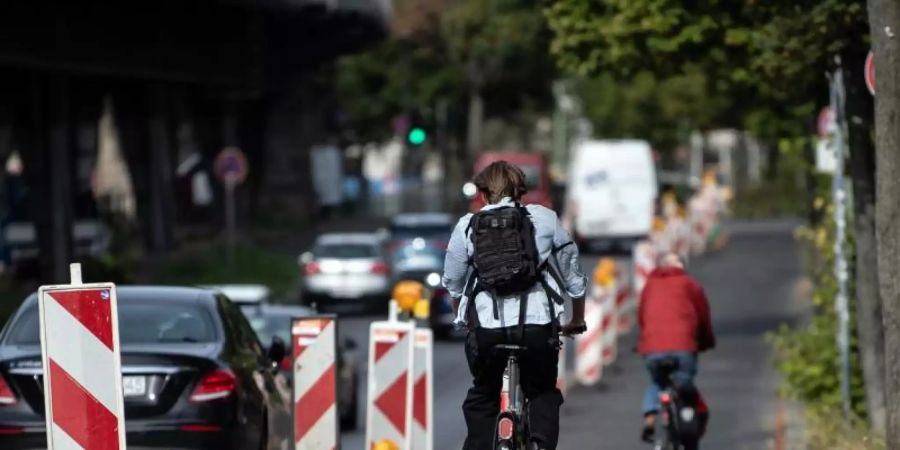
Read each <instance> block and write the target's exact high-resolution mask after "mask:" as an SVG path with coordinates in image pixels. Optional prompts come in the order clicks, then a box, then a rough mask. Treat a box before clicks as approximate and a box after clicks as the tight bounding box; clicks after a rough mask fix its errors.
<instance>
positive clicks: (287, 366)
mask: <svg viewBox="0 0 900 450" xmlns="http://www.w3.org/2000/svg"><path fill="white" fill-rule="evenodd" d="M278 366H279V367H281V370H291V357H290V356H285V357H284V358H281V362H280V363H279V364H278Z"/></svg>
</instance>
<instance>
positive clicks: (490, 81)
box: [442, 0, 553, 155]
mask: <svg viewBox="0 0 900 450" xmlns="http://www.w3.org/2000/svg"><path fill="white" fill-rule="evenodd" d="M442 31H443V35H444V38H445V39H446V41H447V44H448V48H449V50H450V53H449V55H450V57H451V60H452V61H453V62H454V63H455V64H456V65H457V66H458V67H459V68H460V69H461V70H462V71H463V73H464V74H465V82H466V90H467V95H468V99H469V100H468V103H469V107H468V110H469V113H468V117H469V125H468V138H467V146H468V150H469V152H470V155H471V154H474V153H475V152H477V151H480V150H481V125H482V122H483V120H484V115H485V98H484V95H485V92H489V91H492V90H494V88H497V90H496V91H494V94H501V95H503V96H504V101H502V102H497V103H496V104H497V105H503V106H505V107H506V108H507V111H509V108H510V107H515V106H519V105H521V104H522V101H523V100H524V99H526V98H532V99H543V100H545V101H549V99H550V96H549V81H550V80H551V79H552V74H553V70H552V69H553V63H552V61H551V60H550V58H549V56H548V55H547V52H546V48H547V45H548V43H547V39H548V35H547V32H546V29H545V25H544V20H543V17H542V15H541V9H540V7H539V6H537V5H536V3H535V2H531V1H527V0H460V1H459V2H457V3H456V5H454V7H453V8H451V9H450V10H449V11H448V12H447V14H446V15H445V17H444V18H443V30H442ZM510 88H514V89H510ZM523 94H524V95H523ZM529 94H530V95H529Z"/></svg>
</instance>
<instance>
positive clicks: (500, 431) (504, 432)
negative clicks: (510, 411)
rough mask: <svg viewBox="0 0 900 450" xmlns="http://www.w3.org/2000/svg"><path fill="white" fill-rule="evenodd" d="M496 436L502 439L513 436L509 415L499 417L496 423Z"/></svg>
mask: <svg viewBox="0 0 900 450" xmlns="http://www.w3.org/2000/svg"><path fill="white" fill-rule="evenodd" d="M497 437H498V438H500V439H503V440H509V439H512V437H513V421H512V419H510V418H509V417H504V418H502V419H500V422H498V423H497Z"/></svg>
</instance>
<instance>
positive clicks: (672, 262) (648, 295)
mask: <svg viewBox="0 0 900 450" xmlns="http://www.w3.org/2000/svg"><path fill="white" fill-rule="evenodd" d="M638 325H639V327H640V339H639V342H638V352H639V353H640V354H641V356H643V358H644V363H645V364H646V366H647V371H648V373H649V375H650V383H649V385H648V386H647V390H646V392H645V394H644V404H643V413H644V419H645V420H644V429H643V431H642V433H641V437H642V439H643V440H645V441H649V440H651V439H652V437H653V432H654V426H655V423H656V415H657V411H658V409H659V394H660V391H661V390H662V389H664V388H665V385H666V382H667V380H663V379H661V376H660V374H659V369H658V368H659V364H658V363H659V362H660V361H662V360H666V359H674V360H676V361H677V362H678V369H677V370H676V371H675V372H674V373H673V374H672V378H673V381H674V382H675V384H676V385H678V386H680V387H685V388H691V389H692V388H693V382H694V377H695V376H696V375H697V354H698V353H699V352H703V351H706V350H709V349H712V348H713V347H715V345H716V338H715V335H714V334H713V329H712V321H711V320H710V312H709V301H708V300H707V299H706V294H705V293H704V292H703V288H702V287H701V286H700V284H699V283H697V281H696V280H694V279H693V278H691V276H690V275H688V273H687V272H686V271H685V270H684V263H683V261H682V260H681V257H679V256H678V255H677V254H675V253H664V254H663V255H661V256H660V258H659V259H658V260H657V268H656V269H655V270H653V271H652V272H650V275H649V276H648V277H647V283H646V284H645V285H644V290H643V292H642V293H641V299H640V303H639V305H638ZM705 409H706V405H705V402H703V400H702V398H700V399H699V400H698V412H700V413H705ZM703 421H704V422H705V420H703ZM702 428H703V426H702V425H701V429H702Z"/></svg>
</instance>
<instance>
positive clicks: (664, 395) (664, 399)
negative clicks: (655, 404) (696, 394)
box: [659, 392, 672, 404]
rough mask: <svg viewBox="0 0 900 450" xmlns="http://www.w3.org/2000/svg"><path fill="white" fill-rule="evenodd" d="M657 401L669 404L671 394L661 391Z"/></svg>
mask: <svg viewBox="0 0 900 450" xmlns="http://www.w3.org/2000/svg"><path fill="white" fill-rule="evenodd" d="M659 401H660V403H663V404H669V403H671V402H672V396H671V395H669V393H668V392H663V393H661V394H659Z"/></svg>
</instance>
